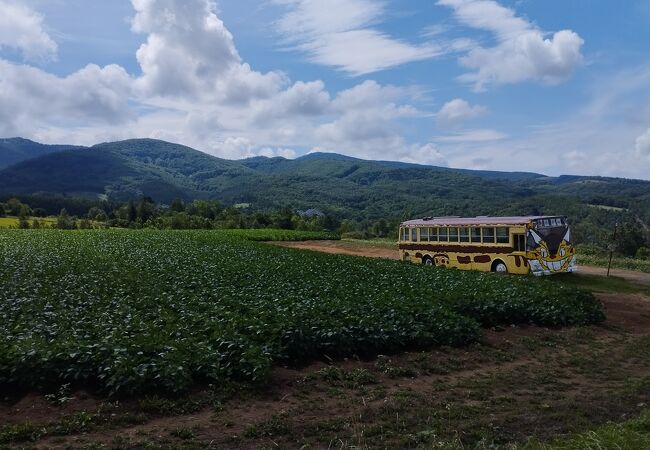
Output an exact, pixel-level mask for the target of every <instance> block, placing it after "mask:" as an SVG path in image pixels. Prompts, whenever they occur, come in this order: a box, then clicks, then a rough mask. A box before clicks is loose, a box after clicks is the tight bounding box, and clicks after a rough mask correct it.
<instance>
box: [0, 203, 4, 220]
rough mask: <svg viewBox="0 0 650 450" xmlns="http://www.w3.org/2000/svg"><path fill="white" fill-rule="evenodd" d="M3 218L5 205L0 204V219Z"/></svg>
mask: <svg viewBox="0 0 650 450" xmlns="http://www.w3.org/2000/svg"><path fill="white" fill-rule="evenodd" d="M4 216H5V205H4V203H0V217H4Z"/></svg>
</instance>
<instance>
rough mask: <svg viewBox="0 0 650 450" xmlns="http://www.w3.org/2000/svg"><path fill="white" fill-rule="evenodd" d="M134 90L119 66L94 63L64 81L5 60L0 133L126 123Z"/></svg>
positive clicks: (0, 65) (0, 78)
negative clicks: (130, 94)
mask: <svg viewBox="0 0 650 450" xmlns="http://www.w3.org/2000/svg"><path fill="white" fill-rule="evenodd" d="M129 90H130V78H129V76H128V75H127V73H126V72H125V71H124V69H122V68H121V67H120V66H116V65H110V66H106V67H103V68H101V67H99V66H96V65H94V64H90V65H88V66H86V67H84V68H83V69H81V70H79V71H77V72H75V73H73V74H71V75H69V76H67V77H63V78H61V77H57V76H54V75H51V74H49V73H47V72H44V71H42V70H40V69H37V68H34V67H30V66H26V65H17V64H13V63H10V62H8V61H4V60H1V59H0V105H1V107H0V115H2V116H3V117H2V119H3V120H2V121H0V133H2V134H4V135H16V134H21V135H27V134H29V133H31V132H32V131H33V130H34V129H35V128H38V127H39V126H42V125H43V124H48V125H50V126H51V125H59V126H81V125H89V124H92V123H98V122H101V123H106V124H114V123H120V122H124V121H126V120H128V119H129V116H130V113H129V110H128V97H129Z"/></svg>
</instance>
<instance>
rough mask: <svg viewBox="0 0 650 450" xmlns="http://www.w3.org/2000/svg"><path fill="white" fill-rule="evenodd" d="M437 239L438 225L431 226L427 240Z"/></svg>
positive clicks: (433, 240)
mask: <svg viewBox="0 0 650 450" xmlns="http://www.w3.org/2000/svg"><path fill="white" fill-rule="evenodd" d="M437 241H438V227H433V228H430V229H429V242H437Z"/></svg>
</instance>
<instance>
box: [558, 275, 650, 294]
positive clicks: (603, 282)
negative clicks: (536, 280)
mask: <svg viewBox="0 0 650 450" xmlns="http://www.w3.org/2000/svg"><path fill="white" fill-rule="evenodd" d="M548 278H549V280H550V281H551V282H554V283H562V284H566V285H570V286H574V287H578V288H581V289H586V290H589V291H592V292H614V293H622V294H644V295H650V286H644V285H642V284H637V283H633V282H631V281H628V280H626V279H624V278H621V277H615V276H609V277H606V276H602V275H590V274H583V273H560V274H556V275H553V276H550V277H548Z"/></svg>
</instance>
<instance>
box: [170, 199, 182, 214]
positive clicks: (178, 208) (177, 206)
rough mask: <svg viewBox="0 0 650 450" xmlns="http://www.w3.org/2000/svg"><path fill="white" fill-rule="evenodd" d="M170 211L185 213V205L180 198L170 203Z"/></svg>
mask: <svg viewBox="0 0 650 450" xmlns="http://www.w3.org/2000/svg"><path fill="white" fill-rule="evenodd" d="M170 209H171V210H172V211H173V212H184V211H185V203H183V200H181V199H180V198H175V199H174V201H173V202H172V206H171V207H170Z"/></svg>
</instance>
